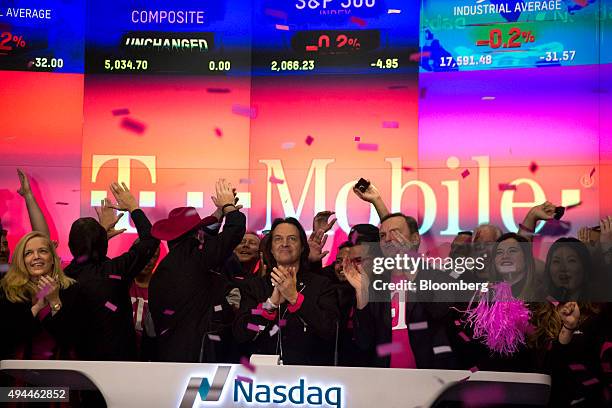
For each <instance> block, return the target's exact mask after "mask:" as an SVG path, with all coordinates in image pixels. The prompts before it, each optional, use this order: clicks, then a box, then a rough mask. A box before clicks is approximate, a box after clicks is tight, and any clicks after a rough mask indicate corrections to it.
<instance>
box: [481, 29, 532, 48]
mask: <svg viewBox="0 0 612 408" xmlns="http://www.w3.org/2000/svg"><path fill="white" fill-rule="evenodd" d="M503 36H504V35H503V33H502V30H501V29H499V28H494V29H492V30H490V31H489V39H488V40H478V41H476V45H477V46H483V45H488V46H490V47H491V48H500V47H501V48H519V47H520V46H521V45H522V44H523V43H525V44H527V43H532V42H534V41H535V39H536V38H535V35H534V34H532V33H531V30H529V31H521V29H520V28H518V27H512V28H510V30H509V31H508V34H507V36H508V37H507V40H506V41H504V39H503ZM521 41H522V42H521Z"/></svg>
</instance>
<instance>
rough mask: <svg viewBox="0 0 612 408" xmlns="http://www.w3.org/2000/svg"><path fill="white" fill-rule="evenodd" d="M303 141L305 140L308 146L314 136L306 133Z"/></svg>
mask: <svg viewBox="0 0 612 408" xmlns="http://www.w3.org/2000/svg"><path fill="white" fill-rule="evenodd" d="M305 142H306V144H307V145H308V146H310V145H311V144H312V142H314V137H312V136H310V135H308V136H307V137H306V140H305Z"/></svg>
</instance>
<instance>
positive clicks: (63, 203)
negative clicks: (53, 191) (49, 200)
mask: <svg viewBox="0 0 612 408" xmlns="http://www.w3.org/2000/svg"><path fill="white" fill-rule="evenodd" d="M55 204H57V205H68V203H66V202H64V201H57V202H56V203H55Z"/></svg>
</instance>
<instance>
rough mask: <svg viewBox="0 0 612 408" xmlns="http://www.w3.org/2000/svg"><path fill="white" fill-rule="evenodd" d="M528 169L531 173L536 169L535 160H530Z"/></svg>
mask: <svg viewBox="0 0 612 408" xmlns="http://www.w3.org/2000/svg"><path fill="white" fill-rule="evenodd" d="M529 171H530V172H532V173H535V172H536V171H538V165H537V164H536V162H531V164H530V165H529Z"/></svg>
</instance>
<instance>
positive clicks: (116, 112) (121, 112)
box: [111, 108, 130, 116]
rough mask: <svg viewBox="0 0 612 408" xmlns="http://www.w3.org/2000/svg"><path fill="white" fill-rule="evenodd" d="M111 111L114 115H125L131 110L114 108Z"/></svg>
mask: <svg viewBox="0 0 612 408" xmlns="http://www.w3.org/2000/svg"><path fill="white" fill-rule="evenodd" d="M111 112H112V114H113V116H124V115H129V114H130V110H129V109H127V108H120V109H113V110H112V111H111Z"/></svg>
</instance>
